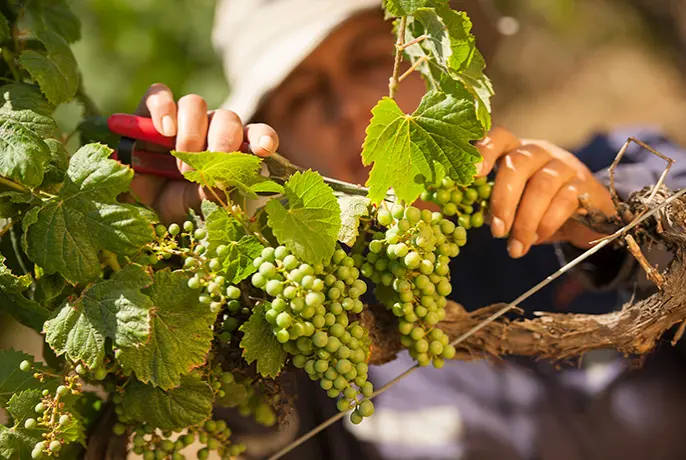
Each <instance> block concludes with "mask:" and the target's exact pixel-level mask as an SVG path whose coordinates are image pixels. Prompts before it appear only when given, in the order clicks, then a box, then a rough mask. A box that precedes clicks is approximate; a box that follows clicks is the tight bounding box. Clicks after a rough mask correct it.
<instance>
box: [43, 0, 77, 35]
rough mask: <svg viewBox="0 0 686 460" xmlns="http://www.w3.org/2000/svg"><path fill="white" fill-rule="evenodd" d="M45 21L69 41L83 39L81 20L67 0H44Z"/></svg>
mask: <svg viewBox="0 0 686 460" xmlns="http://www.w3.org/2000/svg"><path fill="white" fill-rule="evenodd" d="M43 8H44V10H45V13H44V18H45V22H46V23H47V25H48V26H49V27H51V28H52V29H53V30H54V31H55V32H57V33H58V34H60V35H61V36H62V37H63V38H64V39H65V40H66V41H67V42H69V43H73V42H76V41H78V40H79V39H81V21H80V20H79V18H77V17H76V15H75V14H74V12H73V11H72V10H71V8H70V7H69V5H68V4H67V2H66V0H43Z"/></svg>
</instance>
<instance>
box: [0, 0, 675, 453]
mask: <svg viewBox="0 0 686 460" xmlns="http://www.w3.org/2000/svg"><path fill="white" fill-rule="evenodd" d="M384 8H385V10H386V13H387V15H388V16H389V17H392V18H395V19H394V20H395V32H394V33H396V34H397V41H396V46H395V55H396V59H395V65H394V67H393V69H389V74H390V75H391V80H390V85H389V93H390V94H389V97H384V98H382V99H381V100H380V101H379V102H378V104H377V105H376V106H375V107H374V108H373V109H372V117H371V121H370V124H369V127H368V128H367V136H366V139H365V142H364V145H363V146H362V152H361V157H362V161H363V163H364V164H365V165H368V166H372V169H371V173H370V177H369V180H368V182H367V184H366V187H361V186H359V185H356V184H346V183H343V182H340V181H336V180H332V179H328V178H323V177H322V176H320V175H319V174H318V173H317V172H314V171H311V170H305V169H303V168H300V167H298V166H295V165H292V164H290V163H289V162H288V161H287V160H286V159H285V158H283V157H281V156H280V155H278V154H275V155H273V156H272V157H271V158H269V159H267V160H264V163H263V160H262V159H260V158H258V157H255V156H252V155H248V154H245V153H241V152H230V153H225V152H200V153H187V152H171V153H172V154H173V155H175V156H176V157H177V158H178V159H180V160H182V161H183V162H185V163H186V164H188V165H189V166H191V167H192V170H191V171H189V172H186V173H185V177H186V179H187V180H189V181H193V182H196V183H198V184H201V185H203V186H205V187H206V188H207V189H208V190H210V191H211V194H212V197H213V199H212V200H207V201H204V202H203V203H202V206H201V209H199V210H198V209H195V210H188V218H187V220H186V221H185V222H178V223H171V224H168V225H164V224H162V223H161V222H160V221H159V219H158V217H157V215H156V214H155V212H154V211H153V210H151V209H148V208H147V207H145V206H143V205H141V204H140V203H137V202H136V200H135V196H132V195H131V194H130V193H129V192H130V184H131V181H132V179H133V175H134V172H133V170H132V169H131V168H129V167H128V166H126V165H123V164H121V163H119V162H117V161H115V160H113V159H112V158H111V155H112V152H113V150H112V148H111V147H113V146H111V145H108V144H107V142H109V141H110V139H111V137H112V136H111V133H108V132H106V131H102V130H98V129H97V127H98V126H102V123H101V121H102V120H100V119H87V120H85V121H84V122H83V123H82V124H81V125H80V126H79V128H77V132H75V133H61V132H59V130H58V128H57V125H56V123H55V120H54V118H53V112H54V110H55V109H56V108H57V106H59V105H60V104H64V103H68V102H71V101H77V102H80V103H81V104H82V105H84V106H85V107H87V109H88V110H87V112H88V113H92V112H93V107H92V103H91V101H90V100H89V99H88V98H87V96H86V95H85V94H83V91H82V85H81V82H80V76H79V71H78V66H77V63H76V60H75V59H74V56H73V54H72V52H71V48H70V45H71V43H73V42H75V41H76V40H78V39H79V35H80V32H79V21H78V18H77V17H76V16H74V14H73V13H72V12H71V10H70V9H69V6H68V5H67V3H66V1H64V0H50V1H48V0H36V1H32V2H19V1H10V2H9V3H6V4H4V5H2V6H0V46H1V47H2V52H3V53H2V60H1V61H0V79H1V80H2V81H3V82H4V83H3V84H4V86H2V87H0V93H1V94H2V101H0V102H1V105H0V243H2V245H1V246H0V313H2V314H5V315H8V316H11V317H12V318H14V319H15V320H16V321H18V322H19V323H21V324H23V325H25V326H27V327H29V328H32V329H34V330H35V331H37V332H40V333H41V334H42V335H43V337H44V340H45V345H46V363H39V362H36V361H35V360H34V359H33V358H32V357H31V356H29V355H26V354H24V353H22V352H20V351H16V350H2V351H0V407H2V408H4V409H5V410H6V412H7V414H8V423H7V425H0V460H14V459H25V458H35V459H38V458H49V457H56V458H65V459H76V458H82V457H83V455H84V451H85V452H88V451H89V450H90V452H94V450H93V449H95V448H96V444H97V443H94V442H93V439H94V438H96V437H98V436H99V437H100V438H101V439H102V438H105V439H108V438H110V437H111V438H112V440H113V441H112V442H117V441H116V440H119V442H121V443H123V445H124V446H125V449H124V451H126V450H129V451H132V452H135V453H136V454H139V455H142V456H143V458H144V459H152V458H155V459H173V460H179V459H182V458H185V457H186V454H185V453H184V452H187V451H186V448H187V447H188V446H189V445H191V444H198V443H199V444H200V445H201V450H200V451H199V453H198V457H199V458H207V457H208V456H209V455H210V452H215V453H216V454H217V455H218V456H219V457H221V458H227V459H228V458H235V457H237V456H239V455H240V454H241V453H242V452H243V451H244V450H245V449H246V446H244V445H243V444H241V442H240V440H236V439H233V438H234V435H233V432H232V428H231V427H230V426H229V425H227V423H226V422H225V421H224V420H220V419H216V418H215V416H214V408H215V407H231V408H235V409H237V411H238V412H239V413H240V414H241V415H242V416H245V417H251V418H252V419H253V420H254V421H256V422H257V423H259V424H262V425H265V426H268V427H271V426H275V425H277V424H279V423H280V421H281V420H282V416H283V414H284V413H285V412H286V411H288V410H290V409H291V407H290V403H289V398H288V397H284V395H283V392H282V391H281V389H280V386H279V378H280V376H281V374H282V373H283V372H302V371H304V372H305V373H306V374H307V375H308V376H309V378H311V379H312V380H314V381H317V382H318V383H319V386H320V387H321V389H322V391H324V392H326V393H327V394H328V396H329V397H331V398H332V399H336V406H337V408H338V409H339V411H340V413H341V415H340V417H342V416H344V415H343V414H348V413H349V414H350V415H349V416H350V419H351V421H352V422H353V423H363V419H364V418H365V417H370V416H372V415H373V413H374V404H373V402H372V398H373V397H374V396H375V395H376V394H378V392H380V391H384V389H385V388H386V387H383V388H381V389H375V388H374V386H373V385H372V383H371V382H370V381H369V380H368V370H369V365H372V364H374V363H375V362H377V361H378V360H377V359H375V356H377V355H378V353H379V349H378V348H379V347H378V344H375V343H374V340H373V338H374V337H375V334H374V333H376V331H375V330H373V329H371V328H370V327H369V326H368V325H369V322H368V321H367V320H366V319H365V318H367V317H368V316H369V315H370V314H375V313H373V311H374V309H373V308H372V307H376V306H381V309H382V311H384V312H385V313H388V316H389V317H390V318H392V326H393V328H394V330H395V331H397V333H398V334H399V336H400V338H399V340H398V344H397V345H398V346H399V347H400V346H402V347H404V348H406V349H408V350H409V353H410V355H411V356H412V357H413V358H414V359H415V360H416V362H417V366H428V365H433V366H434V367H436V368H440V367H442V366H443V365H444V363H445V360H446V359H454V358H458V357H460V354H458V352H464V351H467V352H470V353H471V352H473V348H475V347H476V345H474V344H468V345H465V344H461V345H459V344H460V343H461V342H462V341H464V340H466V339H467V338H468V337H470V336H472V335H474V334H476V333H477V332H478V330H479V329H481V328H485V327H486V326H487V325H488V326H489V327H490V328H491V329H493V330H495V331H496V333H492V334H490V335H491V336H492V337H504V336H506V332H507V331H508V330H509V329H508V328H510V327H511V325H510V324H509V323H507V322H505V321H503V322H495V320H496V317H497V316H498V315H500V314H501V313H498V314H497V315H496V316H490V317H489V318H487V319H486V321H485V322H479V323H478V324H476V325H475V324H474V321H475V318H477V319H478V320H479V321H481V320H482V319H483V318H481V317H478V316H469V315H467V314H466V313H465V312H460V314H461V315H462V316H460V319H461V322H460V323H459V324H457V325H456V324H455V323H454V322H451V320H452V319H454V316H453V314H454V311H453V310H450V309H449V307H450V306H451V302H450V300H449V298H450V296H451V294H452V290H453V286H454V283H453V281H454V280H451V278H450V268H449V267H450V263H451V260H453V259H454V258H456V257H459V254H460V251H461V248H462V247H463V246H464V245H465V244H468V239H469V232H470V230H471V229H473V228H478V227H481V226H482V225H483V224H484V220H485V216H486V215H487V211H488V200H489V198H490V193H491V187H492V184H491V183H490V182H488V180H487V179H486V178H480V179H476V180H475V179H474V176H475V173H476V167H475V164H477V163H478V162H479V161H480V159H481V158H480V155H479V153H478V150H477V149H476V148H475V147H474V145H473V143H474V141H477V140H479V139H481V138H482V137H483V136H484V135H485V133H486V132H487V131H488V130H489V129H490V124H491V120H490V104H489V100H490V97H491V96H492V95H493V88H492V86H491V84H490V81H489V80H488V78H487V77H486V76H485V74H484V68H485V63H484V60H483V58H482V57H481V55H480V53H479V51H478V50H477V48H476V46H475V41H474V37H473V36H472V35H471V23H470V21H469V18H468V17H467V16H466V15H465V14H464V13H461V12H458V11H454V10H452V9H451V8H450V7H449V5H448V2H447V1H445V0H420V1H414V0H413V1H406V0H386V1H385V2H384ZM55 17H59V18H60V19H59V20H54V18H55ZM437 24H440V25H441V27H436V25H437ZM465 37H466V38H465ZM447 50H450V51H447ZM403 59H408V60H409V61H410V64H411V66H410V71H417V72H420V73H421V75H422V77H423V78H424V80H425V81H426V83H427V92H426V94H425V95H424V97H423V98H422V101H421V103H420V104H419V106H418V107H417V108H416V110H415V111H414V112H413V113H411V114H406V113H404V112H403V111H402V110H400V108H399V107H398V105H397V103H396V102H395V100H394V99H393V97H394V95H395V92H396V91H397V89H398V87H399V85H401V82H402V80H403V76H402V75H400V69H401V64H402V60H403ZM5 83H6V84H5ZM98 120H100V123H99V122H98ZM388 133H392V134H390V135H389V134H388ZM74 134H78V135H79V137H80V139H81V141H82V144H84V145H83V146H82V147H80V148H79V149H78V150H77V151H75V152H70V151H68V149H67V147H66V145H67V141H68V140H69V139H71V138H72V137H73V135H74ZM263 166H266V167H267V169H268V170H269V175H268V176H267V177H265V176H263V175H262V174H261V170H262V168H263ZM653 196H654V195H651V198H650V199H649V200H648V201H650V200H651V199H652V197H653ZM124 197H126V199H124ZM257 198H260V199H262V200H266V204H265V205H264V206H263V207H261V208H260V209H259V210H258V211H257V212H256V213H254V214H249V213H248V211H247V209H248V208H249V207H248V206H247V205H246V203H250V202H251V201H254V200H256V199H257ZM420 198H421V202H424V204H420V202H418V201H417V200H418V199H420ZM427 203H428V204H430V205H433V206H435V207H437V208H438V209H439V210H438V211H433V212H432V211H430V210H429V209H428V208H426V207H425V204H427ZM664 203H668V199H665V201H664ZM639 204H640V203H638V204H636V203H634V204H632V206H634V208H631V209H635V208H638V207H639ZM663 205H666V204H663ZM640 215H642V216H644V217H643V219H647V217H648V216H650V215H652V214H650V213H648V214H645V213H644V214H640ZM682 220H683V219H682ZM606 224H607V223H606ZM613 224H617V223H616V222H615V223H613ZM632 225H633V226H636V225H637V224H636V223H634V224H632ZM632 228H633V227H632ZM663 228H667V229H668V227H667V226H666V225H665V226H663ZM672 233H674V232H672ZM618 235H619V234H618ZM666 235H670V233H669V232H667V233H666ZM615 237H616V236H615ZM672 238H673V240H674V241H676V237H673V236H672ZM6 242H9V243H11V244H5V243H6ZM603 244H608V243H607V242H606V243H603ZM667 285H668V284H667ZM513 307H514V305H509V306H508V310H509V309H511V308H513ZM504 311H506V310H502V312H504ZM486 313H489V314H490V313H492V311H491V310H487V311H486ZM682 313H683V312H682ZM475 315H476V314H475ZM677 317H678V315H677V314H674V313H672V316H669V320H664V321H663V320H660V321H656V324H658V325H659V327H657V326H656V331H657V332H655V334H654V336H659V335H660V334H662V333H663V332H664V331H665V330H666V329H667V328H668V327H669V326H671V325H672V324H674V323H676V322H678V321H677V320H676V319H674V318H677ZM679 318H680V319H681V320H683V318H682V317H678V318H677V319H679ZM663 319H664V318H663ZM559 321H562V320H559ZM531 324H533V323H531ZM531 324H530V323H519V325H520V326H521V327H522V328H524V329H526V330H528V331H531V330H535V326H531ZM536 324H538V323H536ZM643 324H644V323H643ZM539 327H540V326H539ZM465 330H466V331H467V332H465ZM536 332H537V333H538V334H539V337H541V336H543V337H546V338H550V337H548V336H547V335H546V334H545V333H549V330H547V329H544V330H543V331H542V332H541V331H538V330H536ZM454 336H457V337H458V338H457V339H453V337H454ZM554 339H555V338H554V337H553V338H552V339H550V340H554ZM653 339H655V337H653ZM479 340H481V342H480V343H482V348H483V349H482V350H479V351H480V352H486V353H489V352H490V353H491V354H494V355H501V354H506V353H507V352H508V350H510V349H509V348H503V349H497V350H495V351H494V350H493V349H491V348H488V346H486V345H483V343H485V342H487V339H485V338H483V337H479ZM532 340H533V339H532ZM641 343H651V344H654V340H653V342H650V340H645V341H641ZM456 345H459V347H467V349H466V350H465V349H463V348H459V349H456V347H455V346H456ZM602 345H603V346H606V344H605V343H603V344H602ZM550 347H551V348H553V346H552V345H551V346H550ZM524 351H526V350H524ZM572 351H573V352H574V353H582V352H583V347H579V348H574V349H573V350H572ZM537 353H538V354H540V355H545V350H540V349H538V350H537ZM524 354H525V353H524ZM570 354H573V353H571V352H568V354H563V353H560V355H561V356H564V357H568V356H569V355H570ZM552 355H554V353H552ZM94 386H95V387H98V389H99V391H98V392H95V391H92V390H91V389H92V388H93V387H94ZM103 394H104V395H105V397H104V398H103V397H102V395H103ZM109 417H112V418H114V420H112V423H109V425H108V423H107V422H108V420H109ZM103 426H104V427H106V428H105V429H106V430H108V431H107V432H105V433H104V434H103V433H101V432H99V430H100V428H101V427H103ZM107 427H109V428H107ZM91 455H97V454H91Z"/></svg>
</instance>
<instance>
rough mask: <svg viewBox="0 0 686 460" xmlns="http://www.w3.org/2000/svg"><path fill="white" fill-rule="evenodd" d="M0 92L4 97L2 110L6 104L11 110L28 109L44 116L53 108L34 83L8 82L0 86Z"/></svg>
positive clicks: (47, 115) (48, 114) (48, 115)
mask: <svg viewBox="0 0 686 460" xmlns="http://www.w3.org/2000/svg"><path fill="white" fill-rule="evenodd" d="M0 93H1V94H2V98H3V99H4V102H3V110H6V109H5V107H6V106H7V107H9V108H10V109H11V110H30V111H31V112H35V113H37V114H38V115H43V116H46V117H50V115H51V114H52V112H53V111H54V110H55V106H54V105H52V104H50V103H49V102H48V101H47V100H46V99H45V97H44V96H43V95H42V94H41V92H40V88H38V87H37V86H35V85H30V84H28V83H10V84H8V85H4V86H2V87H0ZM53 126H54V121H53Z"/></svg>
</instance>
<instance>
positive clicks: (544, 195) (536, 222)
mask: <svg viewBox="0 0 686 460" xmlns="http://www.w3.org/2000/svg"><path fill="white" fill-rule="evenodd" d="M476 147H477V148H478V149H479V152H481V155H482V156H483V162H482V163H480V164H479V165H477V177H481V176H486V175H488V174H489V173H490V172H491V170H492V169H493V168H494V167H496V166H497V168H496V169H497V173H496V177H495V185H494V187H493V192H492V194H491V202H490V208H489V213H490V216H491V218H490V225H491V232H492V233H493V236H494V237H496V238H502V237H505V236H506V235H507V234H508V233H509V242H508V247H507V248H508V252H509V253H510V256H511V257H513V258H519V257H522V256H523V255H525V254H526V253H527V252H528V251H529V249H531V246H533V245H535V244H541V243H550V242H553V241H567V242H569V243H571V244H572V245H574V246H577V247H579V248H582V249H586V248H589V247H591V244H590V242H591V241H593V240H596V239H598V238H601V237H603V236H604V235H602V234H599V233H597V232H594V231H593V230H591V229H590V228H588V227H586V226H585V225H583V224H581V223H579V222H577V221H575V220H571V219H570V217H572V215H573V214H575V213H576V212H578V211H579V199H578V197H579V195H582V194H588V197H589V202H590V203H591V205H592V207H593V208H594V209H597V210H599V211H601V212H603V213H604V214H606V215H608V216H612V215H614V214H615V212H616V211H615V207H614V204H613V203H612V198H611V196H610V192H609V190H608V189H607V188H606V187H605V186H604V185H603V184H601V183H600V182H598V180H597V179H596V178H595V177H594V176H593V174H592V173H591V171H590V170H589V169H588V168H587V167H586V165H584V164H583V163H582V162H581V161H580V160H579V159H578V158H577V157H575V156H574V155H573V154H572V153H570V152H568V151H566V150H564V149H562V148H560V147H557V146H556V145H553V144H551V143H550V142H546V141H542V140H528V139H519V138H517V137H516V136H514V135H513V134H512V133H510V132H509V131H507V130H505V129H503V128H493V129H492V130H491V131H490V132H489V133H488V135H487V136H486V137H485V138H484V139H482V140H481V141H479V142H477V143H476Z"/></svg>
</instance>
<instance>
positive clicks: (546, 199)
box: [508, 159, 576, 259]
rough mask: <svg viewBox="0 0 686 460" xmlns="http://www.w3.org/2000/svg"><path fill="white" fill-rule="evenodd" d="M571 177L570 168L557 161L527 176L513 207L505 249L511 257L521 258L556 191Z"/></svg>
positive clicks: (573, 173)
mask: <svg viewBox="0 0 686 460" xmlns="http://www.w3.org/2000/svg"><path fill="white" fill-rule="evenodd" d="M575 176H576V171H575V170H574V169H572V168H570V167H569V166H567V165H566V164H565V163H564V162H562V161H561V160H557V159H554V160H552V161H549V162H548V163H547V164H545V165H544V166H543V167H542V168H541V169H539V170H538V171H536V172H535V173H534V175H533V176H531V178H530V179H529V181H528V182H527V183H526V188H525V189H524V194H523V195H522V199H521V201H520V202H519V205H518V206H517V211H516V215H515V219H514V223H513V224H512V231H511V232H510V242H509V244H508V250H509V252H510V256H511V257H513V258H515V259H517V258H519V257H522V256H523V255H525V254H526V253H527V252H528V251H529V248H530V247H531V245H532V244H533V243H534V242H536V241H537V240H538V235H537V233H536V232H537V230H538V227H539V224H540V223H541V219H542V218H543V215H544V214H545V213H546V211H547V209H548V207H549V206H550V205H551V202H552V201H553V198H554V197H555V195H556V194H557V192H558V191H559V190H560V189H561V188H562V187H563V186H564V185H565V184H567V183H569V182H570V181H572V180H573V179H574V178H575Z"/></svg>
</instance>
